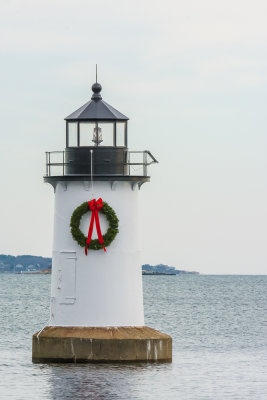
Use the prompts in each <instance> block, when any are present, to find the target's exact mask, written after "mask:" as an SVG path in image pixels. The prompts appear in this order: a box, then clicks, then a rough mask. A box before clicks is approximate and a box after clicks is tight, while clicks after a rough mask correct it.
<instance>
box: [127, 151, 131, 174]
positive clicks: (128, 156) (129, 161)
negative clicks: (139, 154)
mask: <svg viewBox="0 0 267 400" xmlns="http://www.w3.org/2000/svg"><path fill="white" fill-rule="evenodd" d="M127 163H128V168H129V176H131V165H130V164H131V154H130V152H129V151H128V153H127Z"/></svg>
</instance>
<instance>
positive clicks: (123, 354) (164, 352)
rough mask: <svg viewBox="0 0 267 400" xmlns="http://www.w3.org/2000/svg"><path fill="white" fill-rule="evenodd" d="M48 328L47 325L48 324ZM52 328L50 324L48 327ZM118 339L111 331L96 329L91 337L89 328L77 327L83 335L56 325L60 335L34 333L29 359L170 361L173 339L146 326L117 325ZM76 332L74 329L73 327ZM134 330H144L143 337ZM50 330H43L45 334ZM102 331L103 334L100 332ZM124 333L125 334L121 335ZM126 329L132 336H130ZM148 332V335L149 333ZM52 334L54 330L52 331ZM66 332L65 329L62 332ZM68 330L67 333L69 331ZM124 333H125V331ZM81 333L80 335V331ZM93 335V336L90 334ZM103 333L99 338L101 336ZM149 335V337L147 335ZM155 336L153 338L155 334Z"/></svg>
mask: <svg viewBox="0 0 267 400" xmlns="http://www.w3.org/2000/svg"><path fill="white" fill-rule="evenodd" d="M48 328H49V327H48ZM50 328H51V327H50ZM114 329H115V331H116V332H117V333H118V332H119V338H115V337H109V338H107V337H105V338H103V333H105V335H104V336H106V335H107V333H108V335H109V336H110V335H111V336H112V330H110V329H107V328H96V330H94V333H96V332H97V338H90V337H88V334H89V332H90V330H92V328H82V329H81V328H79V329H78V331H79V333H80V334H81V333H82V332H81V331H83V333H85V332H86V333H87V334H86V337H77V336H76V335H75V337H69V336H63V333H64V332H65V331H64V330H63V329H60V328H59V327H57V330H58V333H59V332H60V333H61V334H60V335H59V336H57V337H56V336H52V337H51V336H49V335H46V334H43V333H44V330H43V331H42V333H41V334H40V335H39V337H38V336H37V335H38V334H35V335H33V338H32V339H33V354H32V360H33V362H35V363H140V362H143V363H148V362H171V361H172V338H171V337H170V336H169V335H166V334H162V333H161V332H159V331H155V330H154V329H152V328H149V327H143V328H142V329H141V328H140V327H138V329H136V328H135V327H127V328H126V327H119V328H118V329H116V328H114ZM72 331H75V332H76V334H77V329H76V328H75V327H73V328H72ZM136 331H138V332H139V334H140V332H143V333H144V332H145V337H142V338H140V337H136V335H135V334H134V333H135V332H136ZM48 332H49V329H48V330H46V333H47V334H48ZM101 332H102V335H101ZM123 332H124V333H125V335H126V337H123V336H124V335H123ZM129 332H130V333H131V334H132V336H131V335H130V336H131V337H130V338H129ZM149 332H150V333H151V335H149V334H148V333H149ZM54 333H55V331H54ZM65 333H66V332H65ZM68 333H70V332H68ZM126 333H127V334H126ZM81 336H83V335H82V334H81ZM93 336H94V335H93ZM101 336H102V337H101ZM149 336H150V337H149ZM155 336H156V337H155Z"/></svg>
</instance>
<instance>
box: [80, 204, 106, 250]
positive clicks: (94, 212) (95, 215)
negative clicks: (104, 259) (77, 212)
mask: <svg viewBox="0 0 267 400" xmlns="http://www.w3.org/2000/svg"><path fill="white" fill-rule="evenodd" d="M88 206H89V208H90V210H91V211H92V215H91V221H90V226H89V231H88V238H87V240H86V244H87V246H86V247H85V254H86V255H87V249H88V247H89V245H90V242H91V240H92V233H93V229H94V220H95V225H96V231H97V236H98V240H99V243H100V244H102V245H103V249H104V251H107V250H106V248H105V246H104V241H103V236H102V233H101V229H100V224H99V215H98V211H100V210H101V208H102V207H103V201H102V199H101V198H99V199H98V200H96V199H93V200H91V201H88Z"/></svg>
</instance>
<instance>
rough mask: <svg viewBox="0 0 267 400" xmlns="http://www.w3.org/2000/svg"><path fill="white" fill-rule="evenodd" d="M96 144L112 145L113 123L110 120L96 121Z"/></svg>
mask: <svg viewBox="0 0 267 400" xmlns="http://www.w3.org/2000/svg"><path fill="white" fill-rule="evenodd" d="M98 145H99V146H114V124H113V123H112V122H99V123H98Z"/></svg>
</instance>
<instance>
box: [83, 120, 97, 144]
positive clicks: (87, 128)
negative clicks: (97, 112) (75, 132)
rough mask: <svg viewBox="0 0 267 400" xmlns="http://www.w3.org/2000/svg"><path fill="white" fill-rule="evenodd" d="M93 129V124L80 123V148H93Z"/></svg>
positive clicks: (94, 124)
mask: <svg viewBox="0 0 267 400" xmlns="http://www.w3.org/2000/svg"><path fill="white" fill-rule="evenodd" d="M95 127H96V123H95V122H80V146H83V147H87V146H94V144H95V143H94V142H93V136H94V130H95Z"/></svg>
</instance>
